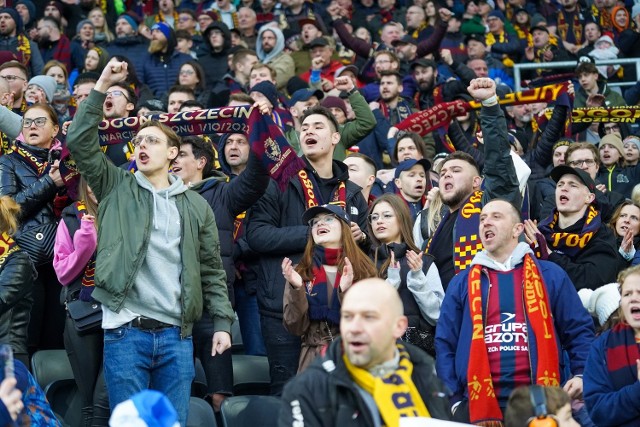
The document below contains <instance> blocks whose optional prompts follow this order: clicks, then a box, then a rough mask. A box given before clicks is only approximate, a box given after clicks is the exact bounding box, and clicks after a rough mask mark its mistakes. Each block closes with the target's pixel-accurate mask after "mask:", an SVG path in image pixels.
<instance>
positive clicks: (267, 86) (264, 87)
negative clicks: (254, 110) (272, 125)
mask: <svg viewBox="0 0 640 427" xmlns="http://www.w3.org/2000/svg"><path fill="white" fill-rule="evenodd" d="M251 92H260V93H261V94H263V95H264V96H265V97H266V98H267V99H268V100H269V102H270V103H271V105H273V106H274V107H277V106H278V90H277V89H276V86H275V85H274V84H273V83H271V82H267V81H264V82H260V83H258V84H256V85H254V86H253V87H252V88H251V89H250V90H249V93H251Z"/></svg>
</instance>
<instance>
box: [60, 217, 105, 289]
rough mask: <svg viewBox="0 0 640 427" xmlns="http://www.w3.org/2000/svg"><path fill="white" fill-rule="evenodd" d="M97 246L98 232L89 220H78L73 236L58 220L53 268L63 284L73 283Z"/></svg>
mask: <svg viewBox="0 0 640 427" xmlns="http://www.w3.org/2000/svg"><path fill="white" fill-rule="evenodd" d="M97 246H98V232H97V230H96V228H95V227H94V225H93V223H92V222H90V221H80V228H79V229H78V231H76V233H75V234H74V236H73V241H71V236H69V230H68V229H67V225H66V224H65V223H64V221H60V224H59V225H58V230H57V232H56V241H55V244H54V246H53V269H54V270H55V271H56V275H57V276H58V280H59V281H60V283H61V284H62V285H63V286H67V285H69V284H71V283H73V281H74V280H76V279H77V278H78V276H80V275H81V274H82V273H83V272H84V269H85V267H86V266H87V264H88V263H89V260H90V259H91V255H93V253H94V252H95V251H96V247H97Z"/></svg>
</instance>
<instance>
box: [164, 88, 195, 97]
mask: <svg viewBox="0 0 640 427" xmlns="http://www.w3.org/2000/svg"><path fill="white" fill-rule="evenodd" d="M177 92H179V93H186V94H187V95H191V96H193V99H195V98H196V94H195V93H194V92H193V89H191V88H190V87H189V86H184V85H173V86H171V88H170V89H169V92H167V99H169V97H170V96H171V94H172V93H177Z"/></svg>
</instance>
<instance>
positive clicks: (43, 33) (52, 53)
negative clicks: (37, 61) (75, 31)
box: [38, 16, 73, 70]
mask: <svg viewBox="0 0 640 427" xmlns="http://www.w3.org/2000/svg"><path fill="white" fill-rule="evenodd" d="M38 36H39V42H38V45H39V46H40V54H41V55H42V61H44V62H45V63H46V62H49V61H51V60H52V59H55V60H56V61H60V62H62V63H63V64H64V65H66V67H67V70H71V69H73V66H72V63H71V41H70V40H69V38H68V37H67V36H65V35H64V34H62V33H61V32H60V23H59V22H58V21H57V20H56V19H55V18H52V17H50V16H45V17H44V18H41V19H40V20H39V21H38Z"/></svg>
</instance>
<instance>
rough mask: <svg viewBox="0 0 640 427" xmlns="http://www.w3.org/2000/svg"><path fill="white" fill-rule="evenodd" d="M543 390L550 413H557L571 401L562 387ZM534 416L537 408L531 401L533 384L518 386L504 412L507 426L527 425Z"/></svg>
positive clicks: (544, 388)
mask: <svg viewBox="0 0 640 427" xmlns="http://www.w3.org/2000/svg"><path fill="white" fill-rule="evenodd" d="M538 387H540V386H538ZM543 391H544V395H545V398H546V401H547V405H546V406H547V413H548V415H555V414H557V413H558V411H559V410H560V409H561V408H562V407H563V406H565V405H567V404H569V403H571V399H570V398H569V395H568V394H567V392H566V391H564V390H563V389H561V388H560V387H543ZM534 416H535V408H534V407H533V405H532V403H531V386H521V387H518V388H516V389H515V390H514V391H513V393H511V396H509V402H508V403H507V409H506V410H505V413H504V425H505V427H523V426H526V425H527V424H528V422H529V419H531V417H534Z"/></svg>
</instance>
